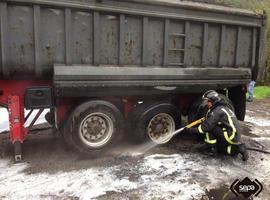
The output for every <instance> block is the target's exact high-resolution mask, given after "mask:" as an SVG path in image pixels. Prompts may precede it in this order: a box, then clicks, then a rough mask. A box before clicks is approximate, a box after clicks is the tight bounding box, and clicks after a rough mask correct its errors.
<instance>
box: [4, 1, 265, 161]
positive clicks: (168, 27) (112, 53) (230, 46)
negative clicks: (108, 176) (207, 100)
mask: <svg viewBox="0 0 270 200" xmlns="http://www.w3.org/2000/svg"><path fill="white" fill-rule="evenodd" d="M265 33H266V15H265V14H264V13H261V14H258V13H255V12H253V11H247V10H242V9H236V8H228V7H223V6H218V5H210V4H203V3H195V2H190V1H187V2H182V1H175V0H172V1H165V0H117V1H116V0H2V1H1V2H0V38H1V40H0V52H1V53H0V105H1V106H4V107H6V108H7V109H8V112H9V127H10V131H9V136H10V140H11V142H12V143H13V144H14V151H15V155H14V156H15V160H16V161H20V160H21V159H22V148H21V147H22V144H23V142H24V141H25V139H26V138H27V135H28V134H29V132H30V131H31V129H32V127H33V125H34V124H35V122H36V120H37V119H38V117H39V116H40V114H41V113H42V112H44V110H46V109H49V110H50V112H48V113H47V114H46V120H47V121H48V123H50V124H51V125H52V126H53V127H54V128H55V129H56V130H59V132H60V133H61V136H62V138H63V140H64V141H65V143H66V144H67V146H69V147H70V148H71V149H72V150H76V151H78V152H81V153H87V154H90V155H95V156H100V155H101V153H103V152H104V151H106V150H108V149H110V147H112V146H115V145H121V138H122V137H123V136H125V137H127V138H131V139H132V141H137V142H142V141H145V140H148V139H152V140H159V139H162V138H164V137H167V136H168V135H169V134H170V133H172V132H173V131H174V130H176V129H177V128H179V127H181V126H182V125H181V116H188V119H190V120H191V119H192V120H193V119H196V118H199V115H201V112H202V111H201V110H202V108H201V107H202V102H201V100H200V99H201V95H202V94H203V93H204V92H205V91H206V90H209V89H214V90H217V91H219V92H220V93H223V94H224V95H225V96H226V98H227V99H228V100H230V102H231V105H232V106H233V108H234V110H235V113H236V115H237V117H238V119H239V120H243V119H244V116H245V106H246V99H245V98H246V97H245V92H246V84H247V83H248V82H249V81H250V80H251V79H252V80H256V77H257V75H258V72H260V71H261V70H263V68H264V63H265V59H264V56H263V55H264V48H265ZM26 110H29V113H28V114H27V115H25V111H26ZM34 110H38V111H37V112H36V113H35V112H33V111H34ZM33 114H34V116H32V117H30V116H31V115H33ZM29 119H30V120H31V121H30V122H28V123H29V124H30V125H29V126H28V127H26V126H25V123H26V121H29Z"/></svg>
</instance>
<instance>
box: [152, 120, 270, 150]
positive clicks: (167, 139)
mask: <svg viewBox="0 0 270 200" xmlns="http://www.w3.org/2000/svg"><path fill="white" fill-rule="evenodd" d="M204 120H205V117H203V118H200V119H198V120H196V121H194V122H192V123H190V124H188V125H186V126H184V127H182V128H180V129H178V130H175V131H174V132H172V133H171V134H169V135H168V136H167V137H165V138H163V139H162V140H159V141H153V142H155V143H156V144H164V143H166V142H168V141H169V140H170V139H171V138H173V137H174V136H175V135H177V134H179V133H181V132H182V131H184V130H185V129H186V128H192V127H194V126H197V125H199V124H201V123H202V122H203V121H204ZM247 149H248V150H250V151H257V152H261V153H265V154H270V151H268V150H263V149H259V148H253V147H247Z"/></svg>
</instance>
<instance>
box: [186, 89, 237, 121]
mask: <svg viewBox="0 0 270 200" xmlns="http://www.w3.org/2000/svg"><path fill="white" fill-rule="evenodd" d="M219 96H220V98H221V99H222V100H223V101H224V102H226V103H227V105H228V107H229V108H230V109H231V110H232V111H233V112H235V108H234V105H233V103H232V101H231V100H230V99H229V98H228V97H227V96H225V95H223V94H219ZM207 111H208V108H207V104H206V103H205V102H204V101H203V100H202V99H201V98H198V99H196V100H195V101H194V102H193V103H192V104H191V106H190V108H189V111H188V122H189V123H191V122H194V121H196V120H198V119H200V118H202V117H205V115H206V113H207Z"/></svg>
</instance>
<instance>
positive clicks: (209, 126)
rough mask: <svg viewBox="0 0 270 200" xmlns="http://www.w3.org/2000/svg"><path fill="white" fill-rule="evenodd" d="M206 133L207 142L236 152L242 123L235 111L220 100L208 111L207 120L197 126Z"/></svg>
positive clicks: (225, 151) (226, 151)
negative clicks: (240, 123)
mask: <svg viewBox="0 0 270 200" xmlns="http://www.w3.org/2000/svg"><path fill="white" fill-rule="evenodd" d="M196 132H197V133H199V134H204V135H205V142H206V143H207V144H210V145H216V144H217V147H218V149H219V151H222V152H224V153H227V154H235V153H236V151H235V150H234V149H235V148H234V146H236V145H237V144H238V142H239V139H240V125H239V122H238V120H237V118H236V116H235V114H234V112H233V111H232V110H231V109H230V108H229V107H228V106H227V104H225V103H223V102H218V103H216V104H215V105H213V107H212V108H211V109H210V110H209V111H208V113H207V115H206V119H205V121H204V122H203V123H202V124H201V125H200V126H198V127H197V128H196Z"/></svg>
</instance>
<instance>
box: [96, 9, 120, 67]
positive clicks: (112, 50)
mask: <svg viewBox="0 0 270 200" xmlns="http://www.w3.org/2000/svg"><path fill="white" fill-rule="evenodd" d="M118 38H119V15H111V14H107V13H104V14H101V15H100V52H99V56H100V64H108V65H117V64H118V60H119V59H118V57H119V51H118V50H119V39H118Z"/></svg>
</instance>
